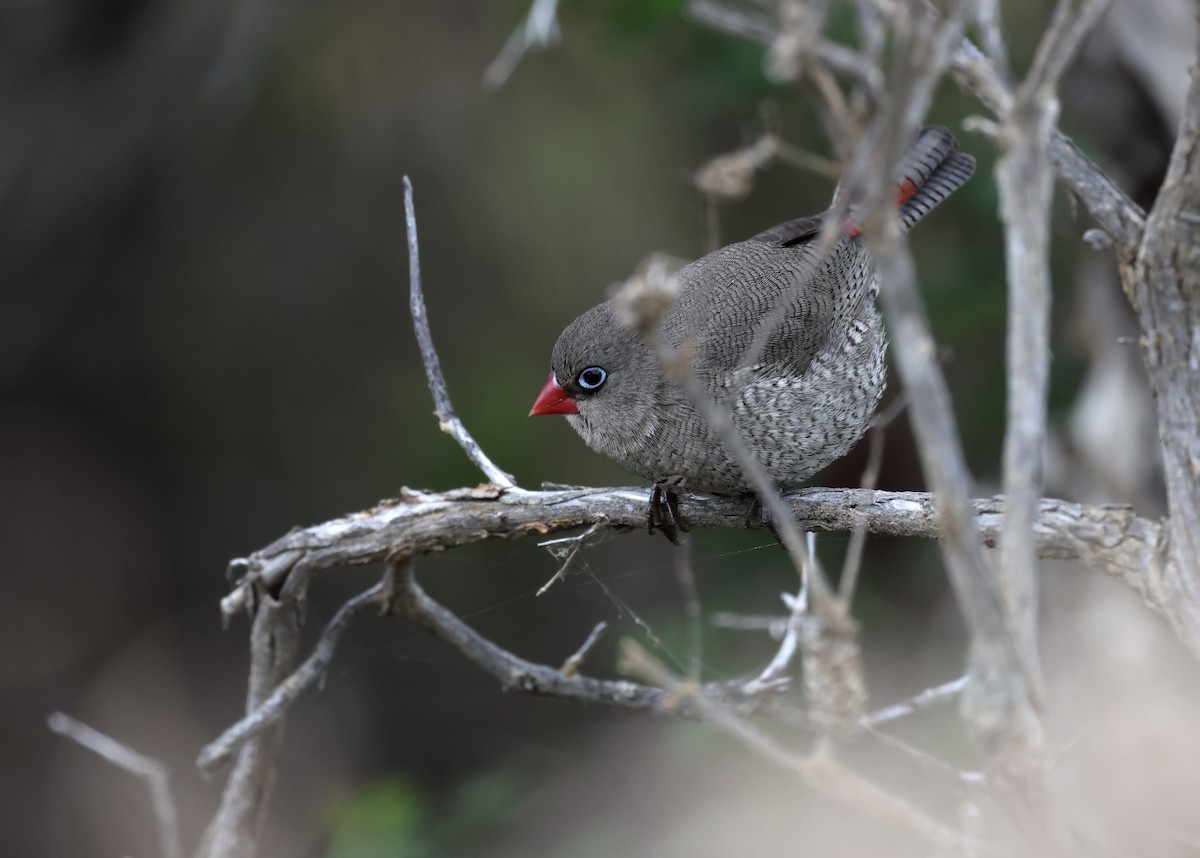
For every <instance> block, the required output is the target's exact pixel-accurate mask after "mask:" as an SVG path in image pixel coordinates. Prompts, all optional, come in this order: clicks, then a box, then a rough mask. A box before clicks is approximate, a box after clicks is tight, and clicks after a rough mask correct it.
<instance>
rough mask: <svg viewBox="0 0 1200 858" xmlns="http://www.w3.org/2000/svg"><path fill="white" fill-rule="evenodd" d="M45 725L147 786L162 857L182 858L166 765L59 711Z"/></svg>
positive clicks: (177, 823) (177, 818) (47, 719)
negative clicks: (134, 776)
mask: <svg viewBox="0 0 1200 858" xmlns="http://www.w3.org/2000/svg"><path fill="white" fill-rule="evenodd" d="M46 725H47V726H48V727H49V728H50V729H51V730H52V731H53V732H55V733H58V734H59V735H60V736H66V737H67V738H68V739H71V740H72V741H74V742H77V743H78V744H80V745H82V746H83V747H85V748H87V749H88V750H89V751H92V752H93V753H95V754H99V755H100V756H101V757H103V758H104V759H106V760H108V761H109V762H110V763H112V764H113V765H114V766H117V767H118V768H122V769H124V770H125V771H127V772H129V773H130V774H133V775H136V776H138V777H140V778H142V779H143V780H144V781H145V782H146V786H147V787H149V788H150V801H151V804H152V805H153V807H154V821H155V823H156V824H157V827H158V845H159V850H160V851H161V853H162V855H163V858H183V840H182V839H181V837H180V835H179V814H178V813H177V812H176V810H175V799H174V798H173V797H172V796H171V785H170V783H169V781H168V777H167V767H166V766H164V765H163V764H162V763H160V762H159V761H158V760H155V759H153V758H151V757H147V756H146V755H145V754H140V753H138V752H137V751H135V750H134V749H133V748H131V747H129V746H128V745H126V744H123V743H121V742H118V741H117V740H116V739H114V738H112V737H111V736H107V735H105V734H104V733H101V732H100V731H99V730H96V729H94V728H92V727H89V726H88V725H87V724H84V723H83V722H82V721H77V720H76V719H74V718H72V717H71V716H70V715H65V714H63V713H62V712H52V713H51V714H50V715H49V717H47V718H46Z"/></svg>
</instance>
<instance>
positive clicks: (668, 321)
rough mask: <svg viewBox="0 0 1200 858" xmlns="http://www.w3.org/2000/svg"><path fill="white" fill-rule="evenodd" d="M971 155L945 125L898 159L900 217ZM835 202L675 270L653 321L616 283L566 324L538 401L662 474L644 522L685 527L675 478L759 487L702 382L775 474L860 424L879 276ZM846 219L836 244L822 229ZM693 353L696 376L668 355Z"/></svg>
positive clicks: (713, 488)
mask: <svg viewBox="0 0 1200 858" xmlns="http://www.w3.org/2000/svg"><path fill="white" fill-rule="evenodd" d="M974 169H975V159H974V158H973V157H972V156H971V155H969V154H967V153H964V152H961V151H959V148H958V141H957V140H956V139H955V138H954V135H953V134H951V132H950V131H949V130H948V129H946V128H942V127H940V126H929V127H926V128H923V129H921V130H920V131H919V132H918V133H917V135H916V137H915V139H914V141H913V143H912V145H911V147H910V148H909V149H908V150H907V153H906V154H905V155H904V157H903V158H902V159H901V161H900V163H899V165H898V167H897V173H896V175H898V176H899V179H898V182H897V185H896V191H895V200H896V205H897V208H898V212H899V219H900V223H901V226H902V228H903V229H904V230H905V231H907V230H908V229H910V228H912V227H913V226H914V225H915V224H916V223H917V221H919V220H921V218H923V217H924V216H925V215H926V214H927V213H928V212H929V211H930V210H931V209H932V208H933V207H934V206H936V205H937V204H938V203H940V202H941V201H942V200H944V199H945V198H946V197H947V196H949V195H950V194H951V193H953V192H954V191H955V190H956V189H958V188H959V187H961V186H962V185H963V184H964V183H965V182H966V181H967V179H969V178H970V176H971V174H972V173H973V172H974ZM846 211H847V209H846V208H845V207H842V208H841V209H840V210H839V208H838V207H837V206H835V207H834V208H832V209H830V210H829V211H826V212H824V213H822V214H817V215H811V216H808V217H801V218H796V219H793V220H789V221H786V222H784V223H781V224H779V225H777V226H774V227H772V228H770V229H767V230H765V231H763V232H760V233H759V234H757V235H755V236H753V237H752V238H749V239H747V240H745V241H740V242H736V243H734V244H730V245H727V246H725V247H722V248H720V249H718V250H715V251H713V252H711V253H709V254H708V255H706V256H703V257H701V258H700V259H697V260H696V261H694V262H692V263H690V264H688V265H686V266H684V267H683V268H681V269H680V270H679V271H678V272H676V273H675V275H674V284H673V285H674V287H675V289H676V291H675V292H674V297H673V299H672V301H671V303H670V304H669V306H667V307H666V309H665V310H664V311H663V312H662V313H661V315H660V316H659V317H658V318H657V324H656V325H652V328H653V329H652V330H649V331H647V330H639V329H638V326H636V325H632V324H630V323H629V320H628V318H627V314H625V315H623V314H622V312H621V309H620V308H619V307H618V306H617V305H616V303H615V300H616V299H615V298H614V299H611V300H608V301H605V302H603V303H601V304H598V305H597V306H595V307H592V308H591V309H590V310H587V311H586V312H584V313H583V314H582V315H580V316H579V317H578V318H576V319H575V320H574V321H573V322H571V323H570V324H569V325H567V327H566V328H565V329H564V330H563V332H562V334H561V335H560V336H559V337H558V341H557V342H556V343H555V345H554V349H553V352H552V354H551V371H550V376H549V378H548V379H547V380H546V383H545V384H544V386H543V387H542V389H541V392H540V393H539V394H538V396H537V398H536V400H535V402H534V404H533V408H532V409H531V410H530V412H529V413H530V416H533V415H545V414H562V415H566V418H567V421H568V423H570V425H571V427H572V428H573V429H574V430H575V431H576V432H578V433H579V435H580V436H581V437H582V438H583V440H584V441H585V442H586V443H587V445H588V446H589V447H591V448H592V449H593V450H595V451H597V452H599V453H602V454H604V455H606V456H608V457H609V458H611V459H613V460H615V461H616V462H618V463H619V464H621V465H622V466H624V467H625V468H626V469H627V470H629V471H631V472H632V473H635V474H638V475H640V476H642V477H644V478H646V479H648V480H650V481H651V482H652V483H653V491H652V493H651V502H650V511H649V515H648V522H649V529H650V532H651V533H653V532H654V530H655V529H659V530H662V531H663V533H664V534H665V535H666V536H667V538H668V539H670V540H671V541H672V542H674V541H676V528H677V527H678V528H679V529H686V523H685V521H684V519H683V518H682V516H681V515H680V514H679V509H678V496H677V492H678V491H681V490H684V489H686V490H688V491H699V492H709V493H713V494H719V495H731V496H738V495H746V494H753V493H754V490H755V487H754V485H752V483H751V481H750V479H749V478H748V477H747V475H746V474H745V473H744V469H743V468H742V467H741V466H740V465H739V464H738V460H737V458H736V457H735V456H734V455H732V454H731V453H730V452H729V450H728V449H727V445H726V443H725V442H724V441H723V440H722V437H721V435H720V433H718V432H716V431H714V429H713V427H712V425H711V421H710V420H708V419H706V418H705V415H704V414H703V413H702V412H703V410H704V409H703V408H701V407H700V403H698V402H697V401H696V398H695V395H694V394H695V391H696V390H697V389H699V390H700V391H701V392H702V394H703V395H704V396H706V397H708V398H709V399H710V401H711V402H714V403H716V404H717V405H718V406H719V407H722V408H725V409H727V413H728V414H729V416H730V418H731V423H732V429H733V431H734V432H736V434H737V436H738V438H740V439H741V441H742V442H743V445H744V447H745V448H746V449H747V450H748V451H749V454H750V455H751V456H752V457H753V458H754V459H755V460H756V461H757V463H758V465H760V466H761V468H762V470H763V471H764V472H765V473H766V475H767V477H768V479H770V480H771V481H772V482H773V483H774V484H775V485H777V486H780V487H784V486H790V485H795V484H798V483H802V482H804V481H805V480H807V479H808V478H809V477H811V476H813V475H814V474H816V473H817V472H818V471H820V470H821V469H822V468H824V467H826V466H827V465H829V464H831V463H832V462H834V461H836V460H837V459H839V458H841V457H842V456H844V455H845V454H846V453H848V452H849V451H850V449H851V448H852V447H853V446H854V445H855V443H857V442H858V440H859V439H860V438H861V437H862V436H863V435H864V434H865V433H866V431H867V429H869V428H870V425H871V423H872V421H873V419H874V415H875V409H876V408H877V406H878V404H879V400H880V398H881V396H882V395H883V391H884V388H885V385H886V377H887V367H886V362H885V351H886V348H887V337H886V334H885V331H884V326H883V320H882V319H881V317H880V314H879V310H878V308H877V307H876V298H877V297H878V294H879V283H878V281H877V280H876V277H875V267H874V263H873V261H872V259H871V256H870V254H869V253H868V250H867V247H866V244H865V242H864V240H863V237H862V234H861V226H860V225H859V224H858V222H857V221H856V219H855V216H854V214H853V212H854V209H853V207H851V208H850V209H849V211H850V214H849V215H847V214H846ZM835 217H837V218H841V220H842V222H841V223H840V224H839V225H838V227H837V233H836V237H835V240H834V241H833V244H832V247H829V248H828V249H827V250H825V252H822V250H823V248H822V247H821V242H820V240H819V239H820V236H821V233H822V229H823V227H824V226H825V223H826V221H827V220H829V219H830V218H835ZM664 354H667V355H670V354H674V355H685V356H687V360H688V363H687V367H686V372H688V373H690V375H691V378H692V380H693V381H694V384H693V385H692V389H691V391H689V390H686V389H685V385H684V384H681V383H680V379H679V377H678V375H677V374H675V373H672V372H668V371H666V370H665V369H664V363H663V360H662V355H664Z"/></svg>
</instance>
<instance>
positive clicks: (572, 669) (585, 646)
mask: <svg viewBox="0 0 1200 858" xmlns="http://www.w3.org/2000/svg"><path fill="white" fill-rule="evenodd" d="M607 628H608V623H606V622H604V620H601V621H600V622H598V623H596V625H595V626H594V627H593V628H592V631H591V634H589V635H588V636H587V638H585V639H584V641H583V643H581V644H580V645H579V649H577V650H575V652H573V653H571V655H569V656H567V659H566V661H564V662H563V663H562V667H560V668H559V670H560V671H561V672H562V673H563V674H565V675H566V676H575V675H576V674H578V673H579V668H580V666H581V665H582V664H583V660H584V659H585V658H587V657H588V653H590V652H591V651H592V648H593V647H594V646H595V645H596V644H597V643H599V642H600V636H601V635H602V634H604V630H605V629H607Z"/></svg>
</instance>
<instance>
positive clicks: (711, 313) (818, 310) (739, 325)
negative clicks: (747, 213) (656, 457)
mask: <svg viewBox="0 0 1200 858" xmlns="http://www.w3.org/2000/svg"><path fill="white" fill-rule="evenodd" d="M822 223H823V217H822V216H821V215H817V216H813V217H806V218H799V219H797V220H793V221H788V222H787V223H783V224H780V225H778V226H776V227H773V228H771V229H769V230H766V231H765V232H762V233H760V234H759V235H758V236H755V237H754V238H752V239H750V240H748V241H743V242H739V243H738V244H734V245H730V246H729V247H726V248H722V249H721V250H718V251H716V252H714V253H712V254H710V255H709V256H706V257H704V258H703V259H700V260H697V261H696V262H694V263H692V264H691V265H689V266H687V267H686V268H684V269H683V270H682V271H680V272H679V274H678V276H679V278H680V281H681V284H680V285H681V287H682V288H681V291H680V294H679V297H678V298H677V300H676V303H675V304H674V306H673V307H672V308H671V310H670V311H669V312H668V314H667V316H666V317H664V319H663V324H662V328H661V331H662V334H663V336H664V337H665V338H666V340H667V342H669V343H670V344H671V345H673V346H674V347H676V348H684V349H689V350H691V351H692V353H693V354H695V355H696V357H695V360H694V362H693V370H694V371H695V372H696V373H697V374H698V375H699V376H700V377H701V378H703V379H705V380H706V381H707V382H709V383H710V384H711V385H712V386H714V387H720V386H722V385H723V384H725V383H726V382H727V381H728V380H730V378H731V374H732V373H733V372H735V371H736V370H738V369H742V368H757V370H756V371H757V372H761V373H765V374H770V375H774V376H799V375H800V374H801V373H802V372H804V370H805V369H806V368H807V367H808V365H809V364H810V363H811V362H812V359H813V356H814V355H815V354H816V353H817V351H818V350H819V349H820V348H821V346H822V345H823V344H824V343H825V341H826V340H827V338H828V336H829V332H830V329H831V325H832V322H833V319H834V318H835V315H836V314H837V309H838V308H837V304H838V300H837V296H835V295H833V294H832V290H833V289H834V288H836V284H835V282H832V281H831V282H824V281H823V282H821V283H815V282H813V281H814V273H815V266H814V265H813V259H812V256H813V252H812V251H813V248H812V246H811V243H812V240H813V238H815V237H816V236H817V235H818V234H819V233H820V229H821V225H822ZM818 279H819V278H818ZM805 282H808V283H809V285H808V286H806V287H801V286H800V284H802V283H805ZM822 287H824V288H822Z"/></svg>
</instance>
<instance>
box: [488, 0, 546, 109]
mask: <svg viewBox="0 0 1200 858" xmlns="http://www.w3.org/2000/svg"><path fill="white" fill-rule="evenodd" d="M561 38H562V31H561V30H560V29H559V26H558V0H533V2H532V3H531V4H530V6H529V14H527V15H526V16H525V18H524V19H522V21H521V23H520V24H519V25H517V28H516V29H515V30H513V32H512V35H510V36H509V37H508V41H506V42H505V43H504V47H503V48H501V49H500V53H499V54H497V55H496V58H495V59H494V60H492V63H491V65H489V66H488V67H487V71H485V72H484V73H483V85H484V88H486V89H491V90H495V89H499V88H500V87H502V86H504V84H505V83H506V82H507V81H508V79H509V78H510V77H511V76H512V73H513V72H514V71H516V69H517V65H518V64H519V63H520V62H521V60H522V59H524V57H525V54H527V53H529V51H531V50H545V49H546V48H551V47H554V46H555V45H557V44H558V42H559V40H560V39H561Z"/></svg>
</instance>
